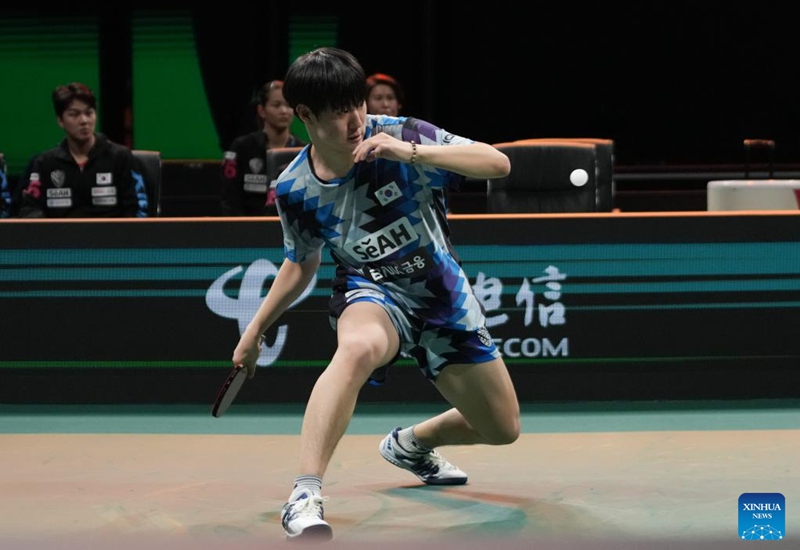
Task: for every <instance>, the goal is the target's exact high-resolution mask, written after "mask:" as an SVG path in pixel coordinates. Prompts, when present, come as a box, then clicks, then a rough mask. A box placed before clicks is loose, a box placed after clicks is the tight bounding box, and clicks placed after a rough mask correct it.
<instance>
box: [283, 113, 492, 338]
mask: <svg viewBox="0 0 800 550" xmlns="http://www.w3.org/2000/svg"><path fill="white" fill-rule="evenodd" d="M380 132H385V133H387V134H389V135H391V136H393V137H395V138H397V139H401V140H403V141H412V140H413V141H415V142H416V143H419V144H423V145H440V146H448V145H455V144H464V143H473V141H472V140H470V139H467V138H464V137H460V136H457V135H454V134H450V133H448V132H446V131H445V130H443V129H441V128H438V127H436V126H434V125H433V124H430V123H428V122H425V121H422V120H419V119H414V118H410V117H390V116H386V115H367V120H366V132H365V139H366V138H369V137H370V136H372V135H374V134H377V133H380ZM309 148H310V145H309V146H306V147H305V148H304V149H303V150H302V151H301V152H300V153H299V154H298V155H297V157H296V158H295V159H294V161H292V163H291V164H290V165H289V166H288V167H287V168H286V169H285V170H284V171H283V172H282V173H281V175H280V177H279V178H278V183H277V188H276V204H277V207H278V213H279V215H280V218H281V224H282V227H283V235H284V254H285V256H286V258H288V259H289V260H290V261H293V262H302V261H304V260H305V259H306V258H307V257H309V256H310V255H311V254H314V253H316V252H317V251H318V250H320V249H321V248H323V247H326V248H328V249H329V251H330V254H331V257H332V258H333V260H334V262H335V263H336V264H337V266H339V267H340V268H341V269H340V271H344V274H345V279H346V285H347V290H353V289H358V288H365V289H372V290H375V291H377V292H382V293H386V294H388V295H389V296H391V298H392V299H393V301H394V302H395V303H397V304H398V305H399V306H400V307H402V308H403V309H404V310H405V311H406V314H407V315H412V316H414V317H416V318H418V319H419V320H420V321H421V322H423V323H426V324H428V325H430V326H440V327H447V328H450V329H455V330H467V331H472V330H477V329H478V328H479V327H482V326H483V325H484V315H483V310H482V307H481V304H480V302H479V300H478V299H477V298H476V297H475V294H474V293H473V291H472V287H471V286H470V284H469V280H468V278H467V276H466V274H465V273H464V271H463V270H462V269H461V266H460V265H459V262H458V260H457V259H456V258H455V257H454V256H453V255H452V254H451V253H450V246H449V244H450V243H449V242H448V240H447V236H446V235H447V230H446V228H444V227H442V221H441V220H440V217H439V216H438V215H437V213H436V207H435V205H434V200H435V199H434V190H437V189H443V188H445V187H447V186H449V185H452V184H453V183H454V182H455V181H458V180H460V178H461V176H459V175H458V174H454V173H453V172H450V171H448V170H442V169H439V168H435V167H432V166H427V165H424V164H421V163H415V164H413V165H411V164H407V163H403V162H397V161H391V160H387V159H375V160H373V161H370V162H367V161H364V162H360V163H357V164H355V165H353V167H352V168H351V169H350V171H349V172H348V173H347V174H346V175H345V176H344V177H341V178H336V179H334V180H330V181H323V180H320V179H319V178H317V177H316V175H315V174H314V173H313V171H312V169H311V166H310V163H309V159H308V151H309ZM445 223H446V222H445Z"/></svg>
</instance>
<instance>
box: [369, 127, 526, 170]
mask: <svg viewBox="0 0 800 550" xmlns="http://www.w3.org/2000/svg"><path fill="white" fill-rule="evenodd" d="M376 158H384V159H389V160H395V161H399V162H405V163H408V164H412V159H413V164H417V163H419V164H425V165H427V166H432V167H434V168H440V169H443V170H449V171H450V172H455V173H456V174H461V175H462V176H468V177H472V178H481V179H484V178H485V179H493V178H502V177H504V176H507V175H508V174H509V173H510V172H511V161H509V159H508V157H507V156H506V155H505V153H502V152H500V151H498V150H497V149H495V148H494V147H493V146H491V145H489V144H488V143H483V142H480V141H474V142H472V143H459V144H453V145H447V146H444V145H438V144H426V145H423V144H420V143H412V142H410V141H403V140H400V139H397V138H395V137H393V136H390V135H389V134H387V133H384V132H380V133H377V134H375V135H373V136H370V137H369V138H368V139H365V140H364V141H362V142H361V143H359V144H358V146H357V147H356V148H355V150H354V151H353V160H354V161H355V162H361V161H364V160H367V161H369V160H374V159H376Z"/></svg>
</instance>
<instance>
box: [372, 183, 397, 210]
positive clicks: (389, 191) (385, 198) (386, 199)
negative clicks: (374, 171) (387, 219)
mask: <svg viewBox="0 0 800 550" xmlns="http://www.w3.org/2000/svg"><path fill="white" fill-rule="evenodd" d="M400 196H401V193H400V187H398V186H397V184H396V183H395V182H391V183H389V184H387V185H384V186H383V187H381V188H380V189H378V190H377V191H376V192H375V198H376V199H378V202H379V203H381V206H386V205H387V204H389V203H390V202H392V201H393V200H395V199H398V198H400Z"/></svg>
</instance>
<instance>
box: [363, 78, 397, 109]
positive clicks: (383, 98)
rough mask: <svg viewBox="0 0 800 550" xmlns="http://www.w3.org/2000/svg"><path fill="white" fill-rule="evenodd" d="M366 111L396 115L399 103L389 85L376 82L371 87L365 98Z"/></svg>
mask: <svg viewBox="0 0 800 550" xmlns="http://www.w3.org/2000/svg"><path fill="white" fill-rule="evenodd" d="M367 112H369V113H372V114H375V115H390V116H397V114H398V113H399V112H400V103H399V102H398V101H397V95H395V93H394V90H393V89H392V87H391V86H389V85H388V84H376V85H375V86H373V87H372V89H371V90H370V91H369V97H368V98H367Z"/></svg>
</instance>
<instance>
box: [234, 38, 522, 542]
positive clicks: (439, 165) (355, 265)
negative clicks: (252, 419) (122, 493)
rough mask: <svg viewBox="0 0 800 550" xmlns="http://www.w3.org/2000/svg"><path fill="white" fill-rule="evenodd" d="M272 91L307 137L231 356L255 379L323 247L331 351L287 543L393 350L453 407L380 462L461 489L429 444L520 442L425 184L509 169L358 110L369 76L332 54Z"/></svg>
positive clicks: (415, 125) (304, 62)
mask: <svg viewBox="0 0 800 550" xmlns="http://www.w3.org/2000/svg"><path fill="white" fill-rule="evenodd" d="M283 92H284V96H285V97H286V100H287V101H288V102H289V104H290V105H291V106H292V108H293V109H294V112H295V114H296V115H297V116H298V117H299V118H300V120H301V121H302V122H303V123H304V124H305V127H306V130H307V131H308V136H309V139H310V142H311V143H310V144H309V145H307V146H305V147H304V148H303V150H302V151H301V152H300V153H299V154H298V155H297V157H295V159H294V160H293V161H292V162H291V164H290V165H289V166H288V167H287V168H286V169H285V170H284V171H283V172H282V174H281V175H280V177H279V178H278V183H277V189H276V203H277V207H278V214H279V216H280V219H281V225H282V228H283V234H284V252H285V259H284V261H283V263H282V265H281V267H280V270H279V272H278V274H277V275H276V277H275V280H274V282H273V284H272V286H271V288H270V290H269V292H268V293H267V296H266V297H265V298H264V300H263V302H262V303H261V305H260V307H259V309H258V311H257V312H256V314H255V315H254V317H253V319H252V320H251V321H250V323H249V324H248V326H247V328H246V329H245V331H244V333H243V334H242V336H241V338H240V340H239V342H238V344H237V346H236V348H235V350H234V352H233V357H232V361H233V363H234V364H235V365H242V366H243V367H244V368H247V371H248V374H249V375H250V376H251V377H252V376H253V375H255V371H256V360H257V359H258V356H259V351H260V350H259V337H260V336H261V334H263V333H264V331H266V330H267V329H268V328H269V327H270V326H271V325H272V324H273V323H274V322H275V321H276V320H277V319H278V318H279V316H280V315H281V314H282V313H283V312H284V311H286V309H287V308H288V307H289V305H290V304H291V303H292V302H293V301H294V300H295V299H296V298H297V297H298V296H300V294H301V293H302V292H303V290H304V289H305V288H306V286H307V285H308V284H309V283H310V281H311V280H312V278H313V276H314V274H315V273H316V271H317V268H318V267H319V265H320V261H321V253H322V249H323V248H328V249H329V251H330V254H331V256H332V258H333V260H334V261H335V263H336V277H335V279H334V281H333V284H332V295H331V299H330V308H329V309H330V318H331V324H332V326H333V327H334V328H335V329H336V331H337V348H336V351H335V352H334V354H333V358H332V359H331V361H330V363H329V364H328V366H327V368H326V369H325V371H324V372H323V373H322V374H321V375H320V377H319V379H318V380H317V382H316V384H315V386H314V389H313V391H312V392H311V395H310V397H309V400H308V404H307V407H306V412H305V417H304V420H303V428H302V432H301V435H300V459H299V462H298V471H297V477H296V478H295V480H294V488H293V490H292V491H291V494H290V496H289V499H288V501H287V502H286V504H285V505H284V506H283V509H282V511H281V520H282V524H283V528H284V531H285V533H286V536H287V538H289V539H316V540H327V539H330V538H331V537H332V530H331V527H330V525H329V524H328V523H327V522H326V521H325V519H324V514H323V507H322V503H323V501H324V500H325V498H323V497H322V494H321V493H322V478H323V475H324V473H325V470H326V468H327V466H328V463H329V461H330V459H331V456H332V455H333V452H334V450H335V448H336V446H337V444H338V442H339V440H340V439H341V437H342V435H343V434H344V432H345V430H346V428H347V426H348V423H349V422H350V419H351V416H352V414H353V411H354V409H355V404H356V399H357V396H358V394H359V390H360V389H361V387H362V386H363V385H364V383H365V382H366V381H367V380H368V378H369V377H370V375H371V374H372V373H373V371H375V370H376V369H379V368H381V367H384V366H385V365H388V364H391V363H392V362H394V361H396V360H397V359H398V358H399V357H400V356H405V357H411V358H413V359H415V360H416V362H417V364H418V365H419V367H420V369H421V371H422V373H423V374H424V376H425V377H427V378H428V379H429V380H430V381H431V382H433V384H434V385H435V387H436V388H437V389H438V390H439V392H440V393H441V394H442V396H443V397H444V398H445V399H446V400H447V401H448V402H449V403H450V404H451V405H452V407H453V408H451V409H449V410H448V411H446V412H444V413H442V414H440V415H438V416H435V417H433V418H430V419H427V420H425V421H423V422H420V423H418V424H415V425H413V426H410V427H406V428H399V427H398V428H395V429H394V430H392V431H391V433H389V434H388V435H387V436H386V437H385V438H384V439H383V440H382V441H381V443H380V445H379V449H378V450H379V452H380V454H381V455H382V456H383V458H385V459H386V460H387V461H389V462H390V463H392V464H394V465H395V466H398V467H400V468H403V469H406V470H408V471H410V472H411V473H413V474H415V475H416V476H417V477H418V478H419V479H420V480H421V481H422V482H424V483H426V484H429V485H460V484H464V483H466V482H467V474H466V473H464V472H463V471H462V470H460V469H459V468H458V467H457V466H455V465H453V464H451V463H450V462H448V461H447V460H445V459H444V458H443V457H442V456H441V455H440V454H439V453H438V452H437V451H436V450H435V449H436V448H438V447H441V446H445V445H473V444H490V445H504V444H509V443H512V442H514V441H515V440H516V439H517V438H518V437H519V430H520V421H519V404H518V401H517V397H516V392H515V390H514V386H513V383H512V381H511V377H510V375H509V373H508V370H507V368H506V365H505V363H504V362H503V359H502V357H501V355H500V353H499V351H498V350H497V348H496V347H495V344H494V343H493V341H492V338H491V336H490V334H489V332H488V331H487V330H486V327H485V317H484V311H483V307H482V305H481V303H480V301H479V300H478V299H477V298H476V296H475V294H474V293H473V291H472V287H471V286H470V283H469V280H468V279H467V276H466V274H465V273H464V271H463V270H462V268H461V266H460V263H459V261H458V258H457V257H456V256H455V254H454V251H453V250H452V248H451V246H450V242H449V241H448V239H447V237H446V234H445V231H444V229H443V228H442V224H441V221H440V218H439V216H438V215H437V214H436V212H435V207H434V205H433V201H434V194H433V190H434V189H439V188H442V187H444V186H446V185H448V184H449V183H450V182H451V180H453V179H454V178H455V179H458V178H462V177H464V176H471V177H479V178H498V177H503V176H506V175H507V174H508V173H509V171H510V162H509V159H508V157H506V156H505V155H504V154H503V153H501V152H500V151H498V150H497V149H495V148H494V147H492V146H491V145H488V144H486V143H482V142H478V141H473V140H471V139H467V138H464V137H460V136H457V135H455V134H451V133H449V132H447V131H445V130H443V129H441V128H438V127H436V126H434V125H433V124H430V123H428V122H425V121H423V120H419V119H415V118H411V117H391V116H386V115H368V114H367V107H366V86H365V74H364V70H363V68H362V67H361V65H360V64H359V62H358V61H357V59H356V58H355V57H353V55H352V54H350V53H348V52H346V51H343V50H340V49H337V48H330V47H324V48H318V49H316V50H313V51H311V52H308V53H306V54H304V55H302V56H300V57H299V58H298V59H297V60H296V61H295V62H294V63H293V64H292V65H291V67H290V68H289V70H288V72H287V73H286V77H285V79H284V89H283Z"/></svg>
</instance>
